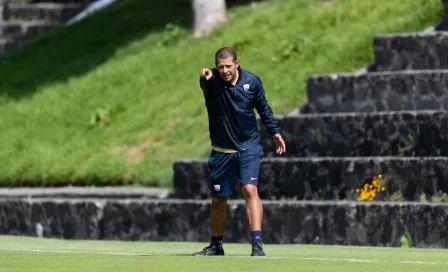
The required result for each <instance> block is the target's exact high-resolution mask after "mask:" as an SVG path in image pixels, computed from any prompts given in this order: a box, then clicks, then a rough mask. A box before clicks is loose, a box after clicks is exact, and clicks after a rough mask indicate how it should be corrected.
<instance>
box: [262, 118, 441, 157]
mask: <svg viewBox="0 0 448 272" xmlns="http://www.w3.org/2000/svg"><path fill="white" fill-rule="evenodd" d="M277 119H278V121H279V125H280V127H281V128H282V136H283V139H284V140H285V143H286V146H287V152H286V153H285V154H282V155H280V156H281V157H285V156H286V157H322V156H323V157H327V156H330V157H343V156H348V157H354V156H401V157H402V156H409V157H413V156H447V155H448V112H445V111H412V112H374V113H343V114H305V115H298V116H288V117H278V118H277ZM260 127H261V129H260V137H261V144H262V146H263V147H264V152H265V156H266V157H276V156H278V155H277V154H276V153H275V143H274V141H273V139H272V136H271V135H270V134H269V132H268V131H267V130H266V128H265V127H264V126H262V125H260Z"/></svg>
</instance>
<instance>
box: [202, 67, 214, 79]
mask: <svg viewBox="0 0 448 272" xmlns="http://www.w3.org/2000/svg"><path fill="white" fill-rule="evenodd" d="M212 77H213V72H212V70H210V69H208V68H204V69H202V70H201V78H205V79H206V80H209V79H210V78H212Z"/></svg>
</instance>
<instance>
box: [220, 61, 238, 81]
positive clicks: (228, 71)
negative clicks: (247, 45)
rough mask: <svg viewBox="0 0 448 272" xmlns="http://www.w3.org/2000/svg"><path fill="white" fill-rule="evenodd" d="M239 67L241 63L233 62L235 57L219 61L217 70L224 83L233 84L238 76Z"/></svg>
mask: <svg viewBox="0 0 448 272" xmlns="http://www.w3.org/2000/svg"><path fill="white" fill-rule="evenodd" d="M238 67H239V62H238V60H237V61H233V57H229V58H226V59H218V62H217V63H216V69H217V71H218V73H219V75H220V76H221V78H222V79H223V80H224V81H227V82H232V81H233V79H234V78H235V76H236V70H237V69H238Z"/></svg>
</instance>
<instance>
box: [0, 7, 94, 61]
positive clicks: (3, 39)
mask: <svg viewBox="0 0 448 272" xmlns="http://www.w3.org/2000/svg"><path fill="white" fill-rule="evenodd" d="M92 1H93V0H78V1H77V0H70V1H57V0H53V1H52V0H46V1H39V0H33V1H25V0H3V3H2V1H1V0H0V5H1V8H0V56H1V55H2V54H3V53H4V52H6V51H7V50H10V49H17V48H20V47H22V46H24V45H25V44H27V43H29V42H30V41H31V40H33V39H34V38H36V37H37V36H39V35H41V34H43V33H46V32H48V31H49V30H50V29H51V28H53V27H54V26H56V25H57V24H59V23H62V22H66V21H68V20H69V19H70V18H72V17H73V16H75V15H76V14H78V13H79V12H80V11H82V10H83V9H84V8H85V7H86V5H87V4H89V2H92Z"/></svg>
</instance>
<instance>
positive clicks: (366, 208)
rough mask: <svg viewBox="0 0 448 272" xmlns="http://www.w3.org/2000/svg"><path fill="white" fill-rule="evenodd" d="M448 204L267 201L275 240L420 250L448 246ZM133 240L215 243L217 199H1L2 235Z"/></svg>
mask: <svg viewBox="0 0 448 272" xmlns="http://www.w3.org/2000/svg"><path fill="white" fill-rule="evenodd" d="M245 213H246V210H245V205H244V203H243V202H242V201H236V200H234V201H230V202H229V205H228V223H227V225H226V234H225V241H226V242H227V243H229V242H248V241H249V239H250V235H249V233H250V230H249V227H248V223H247V219H246V214H245ZM446 222H448V205H446V204H438V205H436V204H424V203H420V204H410V203H393V202H392V203H354V202H331V201H329V202H300V201H264V220H263V236H264V241H265V243H267V244H270V243H284V244H287V243H291V244H339V245H360V246H388V247H396V246H399V245H400V237H401V236H402V235H403V234H404V232H405V231H408V232H409V233H410V234H411V236H412V238H413V240H414V244H415V246H416V247H440V248H447V247H448V224H447V223H446ZM37 223H40V224H41V225H42V226H43V229H44V237H52V238H65V239H106V240H133V241H193V242H198V241H200V242H204V243H206V242H208V241H209V237H210V233H209V202H208V201H191V200H188V201H179V200H150V201H136V200H133V201H104V200H101V201H99V200H98V201H95V200H87V201H86V200H79V201H76V200H69V201H63V200H60V201H57V200H56V201H54V200H51V201H50V200H43V201H25V200H16V201H0V234H9V235H27V236H36V231H35V229H36V228H35V226H36V224H37Z"/></svg>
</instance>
